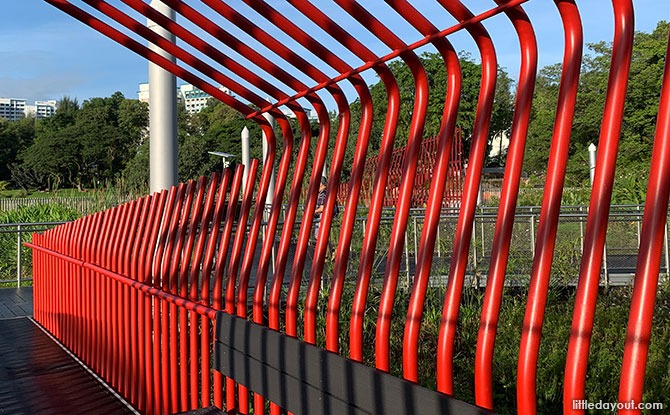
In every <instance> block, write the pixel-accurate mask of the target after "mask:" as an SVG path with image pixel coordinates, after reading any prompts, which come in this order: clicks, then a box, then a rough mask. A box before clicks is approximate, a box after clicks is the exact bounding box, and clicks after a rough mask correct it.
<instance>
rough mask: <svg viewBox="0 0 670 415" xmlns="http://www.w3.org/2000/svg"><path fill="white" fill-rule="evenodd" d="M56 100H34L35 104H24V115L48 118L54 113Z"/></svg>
mask: <svg viewBox="0 0 670 415" xmlns="http://www.w3.org/2000/svg"><path fill="white" fill-rule="evenodd" d="M56 109H57V101H56V100H49V101H35V105H26V117H28V116H33V117H35V118H48V117H51V116H52V115H54V114H55V113H56Z"/></svg>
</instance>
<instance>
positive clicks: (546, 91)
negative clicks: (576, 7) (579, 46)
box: [524, 21, 668, 203]
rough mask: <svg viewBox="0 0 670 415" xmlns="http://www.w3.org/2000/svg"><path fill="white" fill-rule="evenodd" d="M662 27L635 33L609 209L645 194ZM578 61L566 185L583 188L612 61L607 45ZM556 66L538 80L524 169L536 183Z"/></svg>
mask: <svg viewBox="0 0 670 415" xmlns="http://www.w3.org/2000/svg"><path fill="white" fill-rule="evenodd" d="M667 39H668V23H667V22H664V21H662V22H659V23H658V25H657V26H656V28H655V29H654V30H653V32H652V33H643V32H637V33H636V34H635V39H634V45H633V56H632V60H631V70H630V77H629V83H628V91H627V96H626V106H625V112H624V119H623V125H622V130H621V139H620V143H619V154H618V158H617V173H616V179H615V180H616V184H615V186H614V189H615V190H614V194H613V202H614V203H641V202H642V201H643V200H644V195H645V192H646V190H645V189H646V182H647V178H648V172H649V160H650V157H651V150H652V146H653V138H654V130H655V128H656V117H657V113H658V101H659V94H660V90H661V82H662V77H663V66H664V64H665V58H666V55H665V50H666V45H667ZM588 49H589V50H590V53H589V54H587V55H586V56H585V57H584V61H583V64H582V72H581V77H580V82H579V92H578V95H577V104H576V108H575V119H574V124H573V128H572V138H571V143H570V159H569V162H568V169H567V177H566V182H567V184H568V186H586V185H588V180H589V170H588V168H589V167H588V146H589V144H590V143H594V144H596V145H598V138H599V134H600V127H601V122H602V118H603V111H604V105H605V96H606V92H607V80H608V76H609V71H610V60H611V56H612V45H611V43H606V42H598V43H595V44H589V45H588ZM560 70H561V68H560V65H559V64H556V65H552V66H548V67H545V68H543V69H542V70H541V71H540V73H539V76H538V82H537V87H536V89H535V99H534V101H533V113H532V120H531V126H530V130H529V136H528V140H529V143H528V146H527V148H528V150H527V151H526V154H525V160H524V168H525V170H526V171H527V172H528V173H529V174H531V175H535V176H537V177H538V179H540V180H541V179H542V177H543V176H544V172H545V170H546V165H547V160H548V157H549V146H550V142H551V134H552V129H553V124H554V117H555V114H556V103H557V99H558V88H559V82H560Z"/></svg>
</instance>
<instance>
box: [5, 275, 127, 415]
mask: <svg viewBox="0 0 670 415" xmlns="http://www.w3.org/2000/svg"><path fill="white" fill-rule="evenodd" d="M30 315H32V288H20V289H15V288H11V289H0V333H1V334H0V414H12V415H23V414H25V415H28V414H31V415H32V414H40V415H61V414H63V415H65V414H82V415H83V414H132V413H135V412H134V411H133V410H132V409H130V408H129V407H127V406H126V405H125V403H124V402H122V401H120V400H119V398H118V397H116V396H115V395H114V394H113V393H112V392H111V391H110V390H109V389H108V387H107V386H106V385H104V384H103V383H102V382H101V381H100V380H98V379H97V378H95V377H94V376H93V375H92V374H91V373H89V372H88V370H87V369H85V368H84V367H83V366H82V365H81V364H80V363H79V362H78V361H76V360H75V359H74V358H73V357H72V356H70V355H69V354H68V353H67V352H66V351H65V350H64V349H63V348H62V347H61V346H60V345H59V344H58V343H56V342H55V341H54V340H53V339H52V338H51V337H50V336H49V335H48V334H47V333H46V332H45V331H44V330H43V329H42V328H41V327H40V326H39V324H37V323H36V322H35V321H34V320H33V319H32V318H31V317H30Z"/></svg>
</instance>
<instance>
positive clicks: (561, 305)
mask: <svg viewBox="0 0 670 415" xmlns="http://www.w3.org/2000/svg"><path fill="white" fill-rule="evenodd" d="M380 292H381V287H379V286H373V287H371V289H370V292H369V294H368V302H367V310H366V315H365V323H364V327H365V333H364V339H365V347H364V350H365V357H364V362H365V364H367V365H369V366H374V337H375V322H376V319H377V310H378V306H379V297H380ZM483 293H484V291H483V289H477V288H466V289H465V290H464V292H463V298H462V301H461V309H460V315H459V326H458V334H457V337H456V344H455V353H454V355H455V357H454V377H455V379H454V392H455V397H456V398H458V399H461V400H465V401H467V402H471V403H473V402H474V360H475V351H476V343H477V334H478V331H479V319H480V315H481V305H482V299H483ZM409 294H410V291H409V290H407V289H406V288H403V287H399V288H398V292H397V295H396V301H395V308H394V316H393V323H392V327H391V335H390V355H391V357H390V361H391V373H392V374H393V375H395V376H401V375H402V344H403V330H404V323H405V313H406V311H407V303H408V300H409ZM444 294H445V292H444V288H442V287H441V288H429V290H428V293H427V297H426V306H425V312H424V317H423V323H422V329H421V337H420V341H419V347H420V349H419V361H420V364H419V382H420V383H421V384H422V385H423V386H426V387H428V388H430V389H435V387H436V362H435V356H436V352H437V339H438V333H439V327H440V321H441V312H442V305H443V301H444ZM527 294H528V293H527V289H526V288H520V287H508V288H506V292H505V294H504V297H503V303H502V308H501V311H500V320H499V324H498V335H497V337H496V344H495V352H494V361H493V379H494V385H493V389H494V390H493V393H494V405H495V406H494V410H495V411H496V413H499V414H515V413H516V378H517V376H516V373H517V360H518V353H519V344H520V339H521V331H522V327H523V319H524V314H525V308H526V298H527ZM631 295H632V288H631V287H616V288H609V289H604V288H603V289H601V292H600V294H599V296H598V304H597V312H596V315H595V324H594V331H593V338H592V341H591V348H590V357H589V369H588V374H587V390H586V399H588V400H590V401H592V402H597V401H599V400H602V401H609V402H616V401H617V396H618V387H619V376H620V372H621V361H622V356H623V347H624V342H625V337H626V336H625V333H626V325H627V322H628V310H629V308H630V301H631ZM352 297H353V287H351V286H347V287H346V289H345V292H344V295H343V298H342V308H341V313H340V353H341V354H342V355H344V356H348V353H349V352H348V334H349V318H350V310H351V302H352ZM574 300H575V289H574V287H566V286H563V287H552V288H551V291H550V293H549V297H548V300H547V307H546V313H545V318H544V326H543V332H542V342H541V346H540V354H539V359H538V371H537V401H538V414H556V413H561V412H562V400H563V376H564V372H565V360H566V354H567V346H568V340H569V335H570V327H571V323H572V313H573V307H574ZM326 304H327V297H326V295H322V297H321V299H320V302H319V314H318V315H319V319H318V321H317V324H318V325H319V327H318V331H317V336H318V341H317V343H318V345H319V346H321V347H323V346H324V333H325V330H324V326H325V310H326ZM301 312H302V310H301ZM298 321H302V318H300V317H299V318H298ZM669 346H670V285H669V284H668V283H664V284H663V285H662V286H661V287H660V288H659V290H658V299H657V303H656V309H655V314H654V326H653V332H652V339H651V344H650V349H649V361H648V365H647V379H646V382H645V396H644V400H645V402H667V398H666V397H667V391H668V390H670V361H669V360H668V359H667V350H668V348H669Z"/></svg>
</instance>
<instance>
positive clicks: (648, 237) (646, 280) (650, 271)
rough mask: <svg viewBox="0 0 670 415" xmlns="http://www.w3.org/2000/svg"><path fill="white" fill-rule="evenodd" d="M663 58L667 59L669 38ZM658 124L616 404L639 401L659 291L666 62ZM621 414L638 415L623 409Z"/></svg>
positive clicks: (665, 184) (669, 90)
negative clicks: (617, 402) (657, 292)
mask: <svg viewBox="0 0 670 415" xmlns="http://www.w3.org/2000/svg"><path fill="white" fill-rule="evenodd" d="M665 56H666V57H667V56H670V39H669V43H668V47H667V49H666V53H665ZM656 119H657V120H658V123H657V125H656V134H655V137H654V148H653V151H652V156H651V168H650V173H649V184H648V187H647V198H646V203H645V207H644V218H643V220H642V234H641V237H640V251H639V253H638V258H637V266H636V270H635V281H634V286H633V298H632V302H631V306H630V315H629V318H628V329H627V332H626V343H625V348H624V354H623V364H622V366H621V382H620V384H619V402H621V403H628V402H642V401H643V392H644V380H645V369H646V366H647V355H648V352H649V342H650V339H651V325H652V320H653V316H654V303H655V301H656V291H657V288H658V274H659V269H660V264H661V252H662V249H663V237H664V231H665V229H666V224H667V223H666V222H667V212H668V195H669V194H670V181H669V180H668V177H670V62H668V61H667V58H666V62H665V68H664V71H663V87H662V90H661V100H660V104H659V110H658V116H657V117H656ZM619 413H620V414H626V415H628V414H631V415H632V414H640V413H641V411H640V410H632V409H624V410H620V411H619Z"/></svg>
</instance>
